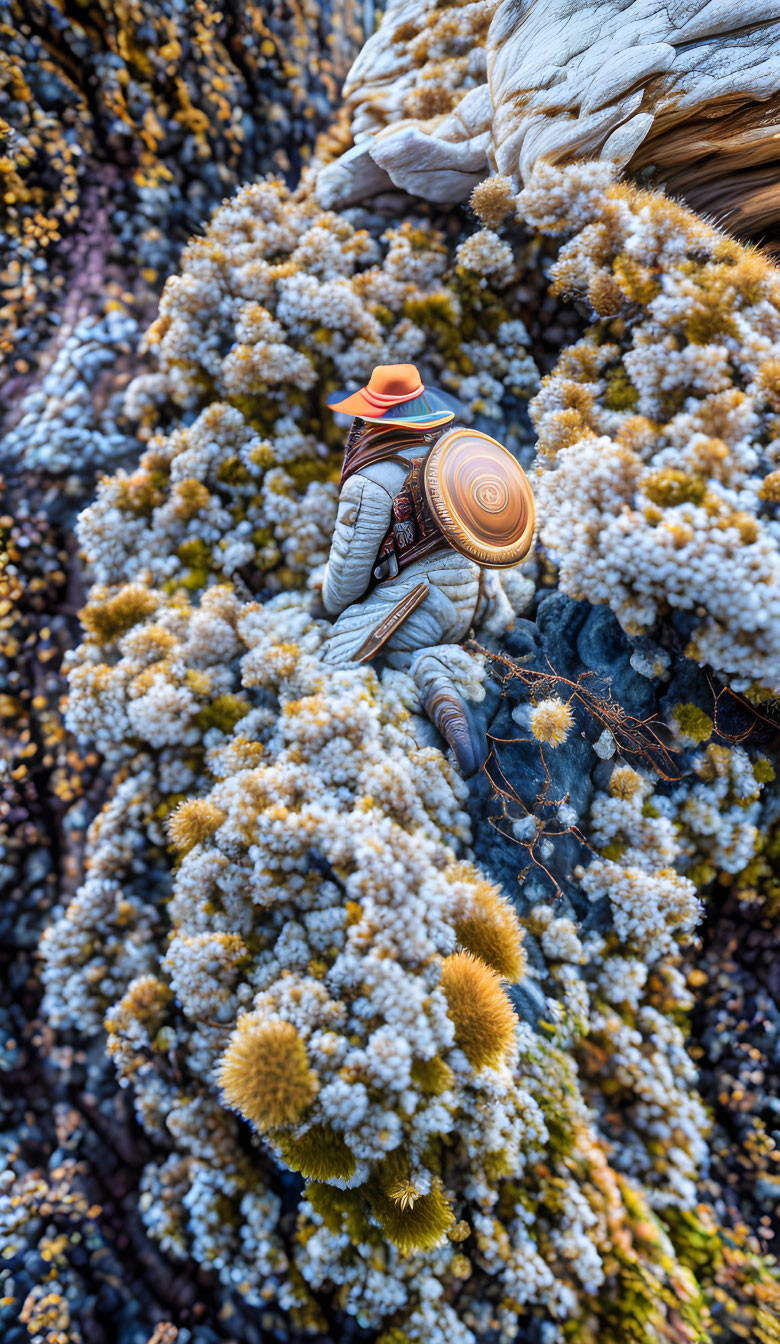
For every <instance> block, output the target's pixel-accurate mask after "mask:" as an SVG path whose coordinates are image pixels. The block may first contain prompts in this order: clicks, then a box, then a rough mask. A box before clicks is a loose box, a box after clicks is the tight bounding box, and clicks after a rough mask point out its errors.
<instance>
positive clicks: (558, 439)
mask: <svg viewBox="0 0 780 1344" xmlns="http://www.w3.org/2000/svg"><path fill="white" fill-rule="evenodd" d="M587 436H589V437H591V438H592V437H593V430H592V429H591V428H590V427H589V426H588V425H587V424H586V422H585V421H584V420H583V418H582V416H581V415H580V412H579V411H578V410H576V409H575V408H574V407H573V406H569V407H567V409H566V410H563V411H552V412H551V413H550V414H549V415H546V416H545V418H544V421H543V423H542V425H541V427H540V429H539V440H538V442H537V445H536V450H537V452H538V453H539V454H540V455H541V456H542V457H555V456H556V454H557V453H559V452H560V451H561V449H562V448H568V447H569V444H572V443H576V442H577V440H578V439H583V438H585V437H587Z"/></svg>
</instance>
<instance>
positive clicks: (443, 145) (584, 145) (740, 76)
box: [319, 0, 780, 232]
mask: <svg viewBox="0 0 780 1344" xmlns="http://www.w3.org/2000/svg"><path fill="white" fill-rule="evenodd" d="M488 23H489V27H487V28H485V25H486V24H488ZM459 37H460V39H461V40H460V41H458V38H459ZM466 42H468V43H469V44H471V49H470V52H464V48H463V44H464V43H466ZM475 44H478V45H479V47H480V48H481V55H482V59H481V60H480V58H479V55H478V51H477V45H475ZM483 72H484V73H483ZM345 97H346V100H347V105H348V107H349V108H350V111H351V115H352V130H353V136H354V139H355V146H354V148H353V149H351V150H350V151H349V152H348V153H347V154H346V155H343V156H342V158H341V159H339V160H338V161H337V162H336V163H334V164H332V165H329V166H328V167H327V168H325V169H324V170H323V171H322V173H321V177H320V185H319V193H320V195H321V198H322V200H323V201H324V202H325V203H327V204H328V205H336V204H347V203H348V202H351V201H356V200H360V199H365V198H366V197H368V196H371V195H373V194H375V193H376V192H377V191H381V190H385V189H387V188H389V187H391V186H395V187H397V188H401V189H402V190H404V191H408V192H410V193H412V194H413V195H418V196H424V197H426V198H427V199H428V200H433V201H437V202H441V203H449V202H453V201H458V200H463V199H465V198H466V197H467V196H468V195H469V193H470V191H471V189H472V187H473V186H474V185H475V183H476V182H477V181H479V180H480V179H481V178H482V177H484V176H486V175H487V174H488V173H490V172H499V173H504V174H507V175H510V176H514V177H516V178H517V180H518V184H520V183H521V182H523V181H525V180H526V179H527V177H528V175H529V174H530V171H531V169H532V168H533V165H534V163H535V161H536V160H537V159H538V158H540V157H544V158H548V159H550V160H552V161H553V162H567V161H569V160H571V159H576V158H593V157H604V158H610V159H613V160H614V161H615V162H616V163H617V164H618V165H619V166H620V167H621V168H625V169H626V170H627V171H628V172H630V173H640V172H642V170H644V173H643V174H642V176H643V179H648V180H651V181H653V182H655V183H659V184H663V185H664V186H666V188H667V189H668V190H669V191H671V192H672V193H674V194H679V195H682V196H684V197H685V198H686V199H687V200H688V201H689V202H690V203H691V204H693V205H694V206H695V207H696V208H697V209H699V210H701V211H703V212H705V213H707V214H710V215H714V216H717V217H718V218H719V219H722V220H723V221H724V222H725V223H727V224H728V225H730V227H732V228H734V229H736V230H738V231H743V232H754V231H763V230H766V229H768V228H771V226H772V225H773V224H776V222H777V221H778V219H780V3H778V0H739V2H738V3H735V2H734V0H666V2H665V3H662V2H661V0H501V3H500V4H498V6H495V5H494V4H492V3H491V0H484V3H482V4H477V5H466V6H461V7H457V6H452V7H450V8H448V9H438V10H435V11H433V13H432V12H431V9H430V6H429V5H427V4H425V3H424V0H405V2H404V3H400V4H395V5H394V4H392V3H391V4H389V5H388V9H387V11H386V14H385V17H384V19H383V21H382V24H381V25H380V28H379V29H378V31H377V32H376V33H375V34H374V36H373V37H372V38H371V39H370V40H369V42H368V43H367V44H366V46H365V47H364V48H363V50H362V52H361V54H360V56H359V57H358V59H357V61H356V62H355V65H354V66H353V68H352V70H351V72H350V75H349V77H348V79H347V83H346V86H345ZM415 99H416V100H417V103H418V104H419V107H420V109H421V111H422V113H423V115H419V114H416V113H415V112H414V107H415ZM437 109H438V110H437Z"/></svg>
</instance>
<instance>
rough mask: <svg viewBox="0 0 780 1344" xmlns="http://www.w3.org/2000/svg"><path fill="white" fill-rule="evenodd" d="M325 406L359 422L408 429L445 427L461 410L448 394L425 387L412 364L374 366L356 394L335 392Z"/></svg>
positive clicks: (434, 388) (458, 404)
mask: <svg viewBox="0 0 780 1344" xmlns="http://www.w3.org/2000/svg"><path fill="white" fill-rule="evenodd" d="M328 406H329V407H330V409H331V410H332V411H343V412H344V414H345V415H355V416H359V418H360V419H361V420H369V421H372V422H375V423H377V424H383V425H403V426H407V427H408V428H410V429H412V428H419V429H433V428H434V427H435V426H436V425H446V424H447V422H448V421H449V420H454V418H455V416H456V414H457V413H458V412H459V411H462V409H463V408H462V407H461V405H460V403H459V402H458V401H457V400H456V399H455V397H451V396H449V394H448V393H447V392H442V391H441V390H440V389H439V388H438V387H424V386H423V381H422V378H421V377H420V374H419V370H418V369H417V368H416V367H415V366H414V364H377V366H376V368H375V369H374V372H373V373H372V374H371V377H370V378H369V380H368V382H367V383H366V386H365V387H361V388H360V390H359V391H358V392H335V393H334V394H333V396H332V397H329V398H328Z"/></svg>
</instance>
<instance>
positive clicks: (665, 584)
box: [517, 164, 780, 691]
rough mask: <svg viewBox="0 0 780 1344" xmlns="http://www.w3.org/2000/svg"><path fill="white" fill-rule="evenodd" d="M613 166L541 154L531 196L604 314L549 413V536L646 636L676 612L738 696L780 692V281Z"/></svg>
mask: <svg viewBox="0 0 780 1344" xmlns="http://www.w3.org/2000/svg"><path fill="white" fill-rule="evenodd" d="M612 176H613V170H612V169H611V168H610V167H609V166H608V165H604V164H585V165H575V166H572V167H570V168H567V169H564V170H562V171H561V170H555V169H552V168H549V167H546V166H544V165H539V166H538V167H537V169H536V172H535V174H534V176H533V178H532V180H531V181H530V183H529V184H528V185H527V186H526V188H525V189H524V191H523V192H521V194H520V195H519V196H518V198H517V208H518V211H519V213H520V215H521V216H522V218H524V219H525V220H526V221H527V222H529V223H531V224H532V225H535V226H537V227H539V228H541V229H542V230H544V231H545V232H547V233H551V234H553V235H558V236H560V235H563V236H564V237H568V239H569V241H566V242H564V244H563V246H562V248H561V250H560V253H559V256H558V259H557V261H556V262H555V264H554V265H553V267H552V271H551V274H552V278H553V283H554V289H555V291H556V292H557V293H560V294H562V295H565V296H567V297H569V298H571V299H576V300H578V301H579V302H580V303H583V304H586V305H587V306H588V308H589V310H590V313H591V315H592V318H593V325H592V326H591V327H590V328H589V329H588V331H587V332H586V334H585V336H584V337H583V338H582V339H581V340H580V341H579V342H578V343H577V344H575V345H574V346H572V347H570V348H569V349H567V350H566V351H564V353H563V355H562V356H561V358H560V360H559V362H558V365H557V367H556V369H555V370H554V372H553V374H552V375H551V376H550V377H549V378H547V379H546V380H545V381H544V383H543V385H542V388H541V390H540V392H539V394H538V396H537V397H536V399H535V402H534V404H533V407H532V415H533V418H534V421H535V424H536V427H537V430H538V433H539V451H538V458H537V464H538V472H539V475H538V487H537V488H538V508H539V514H540V518H541V520H542V533H541V535H542V539H543V541H544V542H545V544H546V545H547V546H548V547H549V548H550V550H551V551H552V552H553V553H554V555H555V558H556V560H557V561H558V563H559V566H560V583H561V587H562V588H563V589H564V590H565V591H566V592H568V593H570V594H571V595H572V596H573V597H578V598H587V599H588V600H589V601H591V602H607V603H609V605H610V606H611V607H612V609H613V611H615V613H616V615H617V616H618V618H619V620H620V622H621V624H622V625H623V627H624V628H625V629H626V630H627V631H628V632H629V633H630V634H639V633H643V632H648V631H651V630H652V629H653V628H654V627H655V626H656V625H657V623H659V622H663V621H669V620H671V621H673V622H675V623H676V625H677V628H678V630H679V631H680V634H681V635H682V637H683V641H684V643H685V644H686V653H687V656H688V657H690V658H693V659H696V660H697V661H699V662H702V663H707V664H709V665H710V666H711V667H713V668H715V669H716V670H717V671H718V672H719V673H720V674H722V675H724V676H726V677H727V678H728V679H729V680H730V683H731V685H732V686H734V687H735V689H743V690H744V689H747V688H749V687H750V686H751V685H754V684H758V685H760V686H762V687H767V688H769V689H772V690H775V691H777V690H778V689H780V676H779V675H778V667H780V521H779V516H778V500H779V499H780V490H779V489H778V482H780V476H777V472H778V468H779V467H780V433H779V428H780V422H779V421H778V414H780V276H778V272H777V270H776V269H775V268H773V267H772V266H771V265H770V264H769V262H768V261H767V260H766V259H765V258H764V257H763V256H762V255H761V254H760V253H759V252H757V251H754V250H750V249H748V248H745V247H743V246H741V245H740V244H739V243H737V242H735V241H734V240H733V239H731V238H729V237H728V236H727V235H726V234H724V233H721V232H719V231H718V230H716V229H714V228H711V227H710V226H709V225H708V224H706V223H705V222H704V221H703V220H702V219H700V218H699V217H698V216H697V215H695V214H693V213H692V212H691V211H690V210H687V209H685V208H684V207H682V206H680V205H678V204H676V203H674V202H672V201H669V200H667V199H665V198H664V197H663V196H660V195H653V194H650V193H648V192H642V191H638V190H637V189H636V188H633V187H630V186H627V185H625V184H618V183H615V182H613V181H612V180H611V178H612ZM572 235H573V236H572Z"/></svg>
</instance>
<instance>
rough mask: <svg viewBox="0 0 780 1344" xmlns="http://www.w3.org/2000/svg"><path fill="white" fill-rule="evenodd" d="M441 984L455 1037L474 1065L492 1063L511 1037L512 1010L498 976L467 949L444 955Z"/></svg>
mask: <svg viewBox="0 0 780 1344" xmlns="http://www.w3.org/2000/svg"><path fill="white" fill-rule="evenodd" d="M441 988H442V989H443V991H444V993H445V995H446V998H447V1011H448V1013H449V1016H450V1017H451V1019H452V1021H453V1022H454V1024H455V1041H456V1043H457V1044H458V1045H459V1046H460V1048H461V1049H462V1050H463V1052H464V1054H465V1055H466V1056H467V1058H468V1059H469V1061H470V1063H471V1064H473V1066H474V1068H475V1069H484V1068H486V1067H487V1066H492V1067H496V1066H497V1065H499V1064H500V1063H501V1061H502V1060H503V1059H504V1058H505V1057H506V1056H507V1055H508V1054H509V1053H510V1051H511V1050H512V1047H513V1045H514V1040H515V1023H516V1021H517V1019H516V1017H515V1011H514V1008H513V1007H512V1005H511V1003H510V1002H509V999H508V997H507V995H506V992H505V990H504V989H503V987H502V985H501V981H500V979H499V977H498V976H497V975H496V972H495V971H494V970H491V968H490V967H489V966H486V965H485V963H484V962H483V961H480V960H479V957H475V956H474V955H473V954H472V953H471V952H456V953H454V955H453V956H451V957H446V958H445V960H444V963H443V965H442V968H441Z"/></svg>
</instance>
